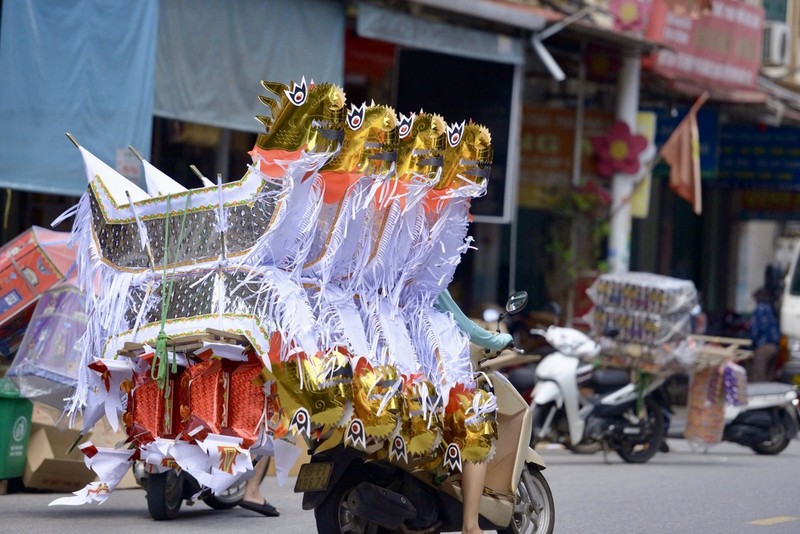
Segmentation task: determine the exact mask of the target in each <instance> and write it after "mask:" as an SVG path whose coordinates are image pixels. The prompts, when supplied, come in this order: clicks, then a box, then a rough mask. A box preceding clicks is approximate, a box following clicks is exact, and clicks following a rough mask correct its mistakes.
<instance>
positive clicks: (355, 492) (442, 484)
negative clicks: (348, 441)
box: [295, 296, 555, 534]
mask: <svg viewBox="0 0 800 534" xmlns="http://www.w3.org/2000/svg"><path fill="white" fill-rule="evenodd" d="M513 298H514V297H513V296H512V300H513ZM511 303H512V301H511V300H510V301H509V305H507V307H506V310H507V311H508V313H513V312H514V311H515V309H514V306H515V305H512V304H511ZM523 306H524V303H523ZM519 309H521V306H520V307H519ZM505 348H508V347H505ZM502 350H503V349H500V350H498V351H496V352H495V353H494V354H491V353H490V354H486V353H485V352H484V353H482V357H481V358H482V359H481V361H480V362H478V368H479V369H481V371H482V373H481V374H482V375H483V376H485V380H486V381H485V383H484V386H486V387H491V388H493V391H494V394H495V396H496V398H497V424H498V432H497V435H498V438H497V442H496V452H495V454H494V457H493V458H492V459H491V460H490V462H489V465H488V469H487V475H486V481H485V490H484V493H483V495H482V497H481V503H480V517H479V525H480V527H481V528H482V529H484V530H497V531H498V532H503V533H520V532H526V533H538V534H545V533H552V532H553V528H554V524H555V523H554V521H555V506H554V503H553V495H552V493H551V491H550V486H549V485H548V483H547V480H545V477H544V476H543V475H542V470H544V469H545V464H544V461H543V460H542V458H541V457H540V456H539V455H538V454H537V453H536V452H535V451H534V450H533V449H532V448H530V447H529V446H528V442H529V438H530V432H531V412H530V410H529V407H528V404H527V403H526V402H525V400H524V399H523V398H522V397H521V396H520V394H519V393H518V392H517V390H516V389H514V387H513V386H512V385H511V383H510V382H509V381H508V380H507V379H506V378H505V377H504V376H503V375H501V374H500V373H499V372H497V371H493V370H490V369H489V368H488V365H486V363H487V362H490V361H491V358H492V357H493V356H496V355H497V354H499V353H500V352H502ZM310 445H311V451H310V452H311V461H310V463H308V464H304V465H303V466H302V467H301V469H300V472H299V473H298V477H297V482H296V485H295V491H296V492H302V493H304V495H303V509H304V510H311V509H313V510H314V516H315V518H316V522H317V530H318V532H321V533H334V534H338V533H341V532H379V531H384V530H383V529H385V530H388V531H390V532H420V533H422V532H425V533H429V532H430V533H434V532H447V531H458V530H461V517H462V504H461V475H460V474H449V475H448V474H445V475H440V476H437V475H436V473H435V472H434V471H433V470H431V469H429V468H428V467H429V466H424V463H425V462H426V461H427V460H426V459H424V458H423V459H420V460H416V461H414V460H410V461H409V462H394V463H390V462H389V461H387V460H385V459H379V458H376V457H374V456H370V455H368V454H366V453H364V452H361V451H359V450H358V449H355V448H352V447H345V446H342V445H338V446H336V447H334V448H330V449H327V450H325V445H324V440H317V441H314V442H312V443H311V444H310Z"/></svg>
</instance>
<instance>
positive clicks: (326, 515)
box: [314, 471, 386, 534]
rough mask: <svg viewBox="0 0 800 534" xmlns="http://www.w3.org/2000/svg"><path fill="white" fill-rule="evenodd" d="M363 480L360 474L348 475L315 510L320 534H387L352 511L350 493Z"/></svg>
mask: <svg viewBox="0 0 800 534" xmlns="http://www.w3.org/2000/svg"><path fill="white" fill-rule="evenodd" d="M362 480H363V477H361V476H359V475H358V472H357V471H356V472H355V473H347V474H345V475H344V476H343V477H342V478H341V479H339V482H338V483H337V484H336V486H334V488H333V489H332V490H331V492H330V493H329V494H328V496H327V497H326V498H325V500H324V501H322V503H321V504H320V505H319V506H317V507H316V508H314V519H315V520H316V522H317V532H318V533H319V534H342V533H344V532H352V533H359V534H382V533H384V532H386V530H385V529H384V528H382V527H381V526H380V525H376V524H375V523H372V522H370V521H367V520H366V519H364V518H363V517H359V516H357V515H355V514H354V513H352V512H351V511H350V507H349V504H348V502H347V498H348V496H349V495H350V492H351V491H353V489H354V488H355V487H356V486H357V485H358V483H359V482H361V481H362Z"/></svg>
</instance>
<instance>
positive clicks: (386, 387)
mask: <svg viewBox="0 0 800 534" xmlns="http://www.w3.org/2000/svg"><path fill="white" fill-rule="evenodd" d="M401 386H402V379H401V378H400V376H399V375H398V374H397V370H396V369H395V368H394V367H391V366H388V365H381V366H377V367H375V368H372V366H370V365H369V364H368V363H366V361H365V360H361V362H360V363H359V364H358V365H357V366H356V372H355V374H354V375H353V408H354V411H355V417H356V418H358V419H360V420H361V421H362V423H363V425H364V432H365V434H366V436H367V437H370V438H377V439H385V438H387V437H389V435H390V434H391V433H393V432H394V431H395V430H397V428H398V425H399V424H400V420H399V418H398V415H399V414H400V412H401V408H402V400H401V395H400V394H399V391H400V389H401Z"/></svg>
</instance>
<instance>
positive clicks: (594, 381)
mask: <svg viewBox="0 0 800 534" xmlns="http://www.w3.org/2000/svg"><path fill="white" fill-rule="evenodd" d="M630 381H631V375H630V372H629V371H626V370H625V369H596V370H595V371H594V373H592V378H590V379H589V384H590V385H592V386H599V387H604V388H609V387H614V388H618V387H622V386H624V385H625V384H627V383H628V382H630Z"/></svg>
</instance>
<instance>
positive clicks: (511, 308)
mask: <svg viewBox="0 0 800 534" xmlns="http://www.w3.org/2000/svg"><path fill="white" fill-rule="evenodd" d="M526 304H528V292H527V291H517V292H516V293H514V294H513V295H511V296H510V297H509V299H508V302H506V315H513V314H515V313H518V312H521V311H522V309H523V308H525V305H526Z"/></svg>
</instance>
